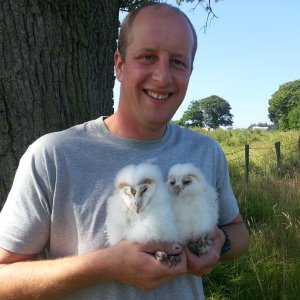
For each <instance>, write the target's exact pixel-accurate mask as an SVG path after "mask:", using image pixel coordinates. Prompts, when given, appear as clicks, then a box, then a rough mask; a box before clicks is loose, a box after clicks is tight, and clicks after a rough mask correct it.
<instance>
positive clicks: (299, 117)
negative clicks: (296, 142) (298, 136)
mask: <svg viewBox="0 0 300 300" xmlns="http://www.w3.org/2000/svg"><path fill="white" fill-rule="evenodd" d="M288 122H289V128H291V129H300V104H299V105H298V106H296V107H295V108H294V109H292V110H291V111H290V112H289V114H288Z"/></svg>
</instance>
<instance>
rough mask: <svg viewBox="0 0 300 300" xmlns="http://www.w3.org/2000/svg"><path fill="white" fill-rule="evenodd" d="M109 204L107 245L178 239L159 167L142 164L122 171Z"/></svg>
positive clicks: (166, 190)
mask: <svg viewBox="0 0 300 300" xmlns="http://www.w3.org/2000/svg"><path fill="white" fill-rule="evenodd" d="M115 188H116V190H115V193H114V194H113V195H112V196H111V197H110V198H109V199H108V202H107V219H106V230H107V238H108V243H109V244H110V245H114V244H116V243H117V242H119V241H120V240H122V239H127V240H129V241H133V242H139V243H147V242H150V241H160V242H174V241H176V240H177V239H178V237H177V230H176V226H174V225H175V218H174V214H173V211H172V207H171V199H170V196H169V193H168V189H167V187H166V185H165V183H164V181H163V177H162V174H161V172H160V170H159V168H158V167H157V166H154V165H151V164H147V163H142V164H139V165H129V166H126V167H124V168H123V169H121V170H120V171H119V172H118V174H117V176H116V180H115Z"/></svg>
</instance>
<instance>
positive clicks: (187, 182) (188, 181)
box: [182, 180, 191, 185]
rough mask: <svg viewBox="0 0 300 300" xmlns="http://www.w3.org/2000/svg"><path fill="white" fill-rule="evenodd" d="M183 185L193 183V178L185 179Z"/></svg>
mask: <svg viewBox="0 0 300 300" xmlns="http://www.w3.org/2000/svg"><path fill="white" fill-rule="evenodd" d="M182 183H183V185H189V184H190V183H191V180H183V182H182Z"/></svg>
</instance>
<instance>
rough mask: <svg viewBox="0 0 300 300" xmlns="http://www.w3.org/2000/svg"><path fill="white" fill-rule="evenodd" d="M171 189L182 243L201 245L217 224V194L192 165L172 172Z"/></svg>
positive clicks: (179, 167)
mask: <svg viewBox="0 0 300 300" xmlns="http://www.w3.org/2000/svg"><path fill="white" fill-rule="evenodd" d="M168 187H169V191H170V194H171V195H172V199H173V209H174V213H175V216H176V223H177V224H178V236H179V242H181V243H182V244H186V243H189V242H190V241H198V240H201V243H202V242H203V238H204V237H205V236H206V235H207V234H208V233H210V232H211V231H212V230H213V229H214V227H215V226H216V225H217V222H218V218H219V213H218V201H217V198H218V194H217V192H216V191H215V189H214V188H213V187H211V186H210V185H209V184H208V182H207V181H206V180H205V178H204V176H203V174H202V173H201V171H200V170H199V169H198V168H196V167H195V166H194V165H192V164H177V165H174V166H173V167H172V168H171V169H170V171H169V175H168ZM204 246H205V245H204ZM200 248H201V246H200ZM206 250H207V249H206ZM206 250H205V249H204V250H203V251H202V250H200V252H205V251H206Z"/></svg>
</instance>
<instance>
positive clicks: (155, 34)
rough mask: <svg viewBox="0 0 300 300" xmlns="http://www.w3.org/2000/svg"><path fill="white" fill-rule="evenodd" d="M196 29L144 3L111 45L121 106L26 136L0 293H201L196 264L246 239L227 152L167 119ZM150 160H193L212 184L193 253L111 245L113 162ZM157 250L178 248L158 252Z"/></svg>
mask: <svg viewBox="0 0 300 300" xmlns="http://www.w3.org/2000/svg"><path fill="white" fill-rule="evenodd" d="M196 48H197V37H196V34H195V30H194V28H193V27H192V25H191V23H190V21H189V20H188V18H187V17H186V16H185V15H184V14H183V13H182V12H181V11H180V10H179V9H177V8H175V7H173V6H170V5H168V4H161V3H153V4H151V5H148V6H145V7H141V8H139V9H137V10H135V11H133V12H132V13H130V14H129V15H128V16H127V17H126V18H125V20H124V22H123V24H122V27H121V31H120V37H119V49H118V51H117V52H116V54H115V68H116V75H117V78H118V80H119V81H120V82H121V90H120V100H119V107H118V110H117V112H116V113H114V114H113V115H112V116H109V117H99V118H98V119H96V120H91V121H89V122H86V123H84V124H81V125H77V126H74V127H72V128H70V129H67V130H65V131H61V132H56V133H51V134H48V135H46V136H43V137H41V138H40V139H38V140H37V141H35V142H34V143H33V144H32V145H31V146H30V147H29V148H28V150H27V151H26V153H25V154H24V156H23V157H22V159H21V161H20V164H19V167H18V170H17V172H16V176H15V180H14V184H13V187H12V189H11V191H10V193H9V196H8V199H7V201H6V204H5V206H4V208H3V210H2V211H1V214H0V281H1V285H0V299H6V300H8V299H72V300H74V299H75V300H76V299H85V300H88V299H93V300H94V299H128V300H130V299H143V300H144V299H146V300H147V299H164V300H168V299H170V300H171V299H172V300H176V299H178V300H182V299H185V300H189V299H190V300H192V299H204V292H203V286H202V280H201V276H203V275H206V274H209V273H210V272H211V271H212V270H213V268H214V266H215V265H216V264H217V262H218V261H219V260H221V259H232V258H236V257H238V256H240V255H242V254H243V253H244V251H245V250H246V249H247V246H248V242H249V236H248V232H247V230H246V227H245V225H244V223H243V220H242V217H241V215H240V214H239V208H238V205H237V201H236V199H235V197H234V195H233V192H232V189H231V186H230V182H229V175H228V169H227V163H226V158H225V156H224V153H223V152H222V150H221V148H220V147H219V145H218V144H217V143H216V142H215V141H214V140H213V139H211V138H210V137H208V136H206V135H201V134H198V133H196V132H193V131H190V130H187V129H183V128H180V127H178V126H175V125H170V124H168V122H169V121H170V120H171V118H172V116H173V115H174V113H175V112H176V110H177V109H178V107H179V106H180V104H181V103H182V101H183V99H184V97H185V93H186V90H187V87H188V83H189V78H190V75H191V73H192V69H193V59H194V55H195V51H196ZM141 162H149V163H154V164H156V165H158V166H159V167H160V169H161V170H162V172H163V174H164V176H165V179H166V177H167V174H168V171H169V170H170V168H171V167H172V166H173V165H175V164H178V163H193V164H194V165H196V166H197V167H199V168H200V169H201V170H202V171H203V176H205V178H206V180H207V181H208V182H209V183H210V184H211V185H212V186H213V187H214V188H215V189H216V190H217V192H218V201H219V208H220V211H219V215H220V217H219V221H218V225H219V227H216V228H215V229H214V230H213V232H211V233H210V234H209V239H210V240H211V241H212V248H211V250H209V251H208V252H207V253H205V254H202V255H200V256H196V255H194V254H193V253H191V252H190V251H189V249H188V248H187V247H185V246H183V245H179V244H178V243H176V241H174V242H175V243H174V244H168V243H156V242H153V243H149V244H146V245H142V244H137V243H130V242H128V241H126V240H123V241H121V242H119V243H118V244H116V245H114V246H112V247H108V246H107V237H106V234H105V218H106V204H107V201H108V199H111V198H110V196H111V194H112V193H113V192H114V179H115V176H116V174H117V172H118V171H119V170H120V169H121V168H123V167H124V166H126V165H128V164H138V163H141ZM156 251H164V252H166V253H167V254H169V255H177V256H178V258H179V259H178V263H177V264H176V266H170V265H169V264H163V263H160V262H159V261H157V260H156V259H155V257H154V255H153V254H154V253H155V252H156Z"/></svg>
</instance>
